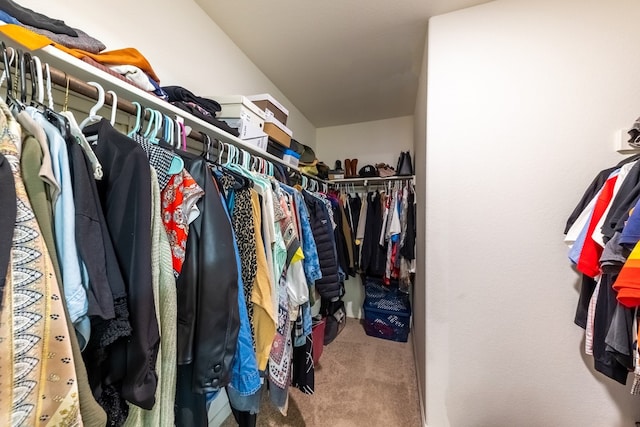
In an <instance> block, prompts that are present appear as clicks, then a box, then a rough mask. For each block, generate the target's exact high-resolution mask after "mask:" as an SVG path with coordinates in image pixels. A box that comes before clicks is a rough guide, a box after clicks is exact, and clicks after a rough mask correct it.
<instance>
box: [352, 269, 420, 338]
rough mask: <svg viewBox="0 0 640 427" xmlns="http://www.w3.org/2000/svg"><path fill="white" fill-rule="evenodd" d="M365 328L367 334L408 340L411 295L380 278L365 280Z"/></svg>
mask: <svg viewBox="0 0 640 427" xmlns="http://www.w3.org/2000/svg"><path fill="white" fill-rule="evenodd" d="M362 308H363V309H364V322H363V323H364V330H365V332H366V334H367V335H369V336H372V337H377V338H382V339H386V340H391V341H399V342H407V340H408V338H409V330H410V324H411V304H410V303H409V296H408V295H407V294H404V293H402V292H400V291H398V289H397V288H396V287H387V286H385V285H383V284H382V283H381V282H380V281H378V280H371V279H367V281H366V282H365V299H364V304H363V307H362Z"/></svg>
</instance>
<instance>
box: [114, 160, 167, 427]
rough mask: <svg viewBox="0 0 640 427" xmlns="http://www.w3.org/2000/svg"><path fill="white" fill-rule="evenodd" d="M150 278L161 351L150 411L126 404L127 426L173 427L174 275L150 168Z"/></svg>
mask: <svg viewBox="0 0 640 427" xmlns="http://www.w3.org/2000/svg"><path fill="white" fill-rule="evenodd" d="M150 169H151V276H152V280H153V283H152V286H153V302H154V304H155V307H156V313H159V324H158V330H159V331H160V349H159V350H158V358H157V362H156V372H157V374H158V386H157V388H156V403H155V405H154V406H153V409H151V410H145V409H142V408H139V407H137V406H135V405H129V416H128V417H127V421H126V423H125V424H124V425H125V426H127V427H142V426H145V427H163V426H172V425H174V422H175V418H174V410H173V409H174V403H175V396H176V372H177V365H176V359H177V328H178V317H177V316H178V301H177V298H178V297H177V291H176V281H175V277H174V275H173V264H172V257H171V246H170V245H169V238H168V237H167V232H166V230H165V228H164V224H163V222H162V216H161V215H162V214H161V212H160V204H161V201H160V188H159V185H158V175H157V173H156V171H155V170H154V169H153V168H152V167H151V168H150Z"/></svg>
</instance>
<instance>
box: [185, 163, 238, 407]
mask: <svg viewBox="0 0 640 427" xmlns="http://www.w3.org/2000/svg"><path fill="white" fill-rule="evenodd" d="M183 158H184V163H185V168H186V169H187V170H188V171H189V173H190V174H191V175H192V176H193V178H194V179H195V180H196V182H197V183H198V185H199V186H200V187H202V189H203V190H204V192H205V194H204V196H203V197H202V198H201V199H200V201H199V202H198V204H197V206H198V209H200V215H199V216H198V218H197V219H196V220H195V221H194V222H193V223H191V225H190V226H189V238H188V240H187V250H186V257H185V261H184V265H183V267H182V272H181V274H180V277H179V278H178V281H177V288H178V364H180V365H186V364H192V365H193V366H192V372H193V373H192V378H191V391H192V392H194V393H198V394H201V393H206V392H212V391H215V390H218V389H219V388H220V387H223V386H225V385H226V384H227V383H228V382H229V380H230V378H231V372H232V365H233V357H234V354H235V351H236V344H237V340H238V330H239V328H240V317H239V314H238V269H237V267H236V255H235V250H234V246H233V231H232V228H231V223H230V222H229V219H228V217H227V213H226V211H225V208H224V206H223V204H222V199H221V197H220V193H219V191H218V188H217V185H216V184H215V182H214V179H213V177H212V175H211V172H210V170H209V168H208V165H207V163H206V161H205V160H204V159H203V158H200V157H197V156H193V155H188V154H184V155H183Z"/></svg>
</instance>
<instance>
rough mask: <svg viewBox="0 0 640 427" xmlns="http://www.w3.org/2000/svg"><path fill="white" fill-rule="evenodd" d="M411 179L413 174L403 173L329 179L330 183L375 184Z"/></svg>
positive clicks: (413, 177)
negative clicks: (399, 174)
mask: <svg viewBox="0 0 640 427" xmlns="http://www.w3.org/2000/svg"><path fill="white" fill-rule="evenodd" d="M408 180H411V181H413V182H415V180H416V176H415V175H404V176H387V177H379V176H372V177H365V178H361V177H358V178H342V179H332V180H330V181H329V183H330V184H363V185H367V184H377V183H382V182H390V181H408Z"/></svg>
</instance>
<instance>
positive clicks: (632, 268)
mask: <svg viewBox="0 0 640 427" xmlns="http://www.w3.org/2000/svg"><path fill="white" fill-rule="evenodd" d="M613 289H614V290H616V291H617V292H618V295H617V298H618V302H620V304H622V305H624V306H625V307H629V308H633V307H637V306H640V243H638V244H637V245H636V246H635V247H634V248H633V251H631V254H630V255H629V258H627V262H625V263H624V266H623V267H622V270H620V274H618V278H617V279H616V281H615V283H614V284H613Z"/></svg>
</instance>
